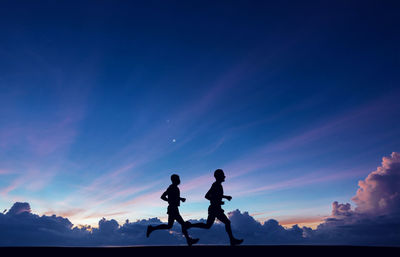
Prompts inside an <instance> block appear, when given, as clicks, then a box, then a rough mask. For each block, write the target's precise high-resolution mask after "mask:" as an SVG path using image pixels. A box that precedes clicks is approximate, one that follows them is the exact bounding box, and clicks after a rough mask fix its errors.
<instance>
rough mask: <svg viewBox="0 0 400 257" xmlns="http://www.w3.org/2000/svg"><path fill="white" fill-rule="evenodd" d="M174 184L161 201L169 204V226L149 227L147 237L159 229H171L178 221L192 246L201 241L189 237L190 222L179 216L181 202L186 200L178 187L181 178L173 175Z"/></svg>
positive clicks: (162, 196)
mask: <svg viewBox="0 0 400 257" xmlns="http://www.w3.org/2000/svg"><path fill="white" fill-rule="evenodd" d="M171 181H172V184H171V185H170V186H169V187H168V189H167V190H166V191H165V192H164V193H163V194H162V195H161V199H163V200H164V201H167V202H168V211H167V214H168V224H161V225H158V226H155V227H153V226H151V225H149V226H148V227H147V232H146V236H147V237H149V236H150V234H151V232H153V231H154V230H158V229H171V228H172V226H173V225H174V221H175V220H176V221H177V222H178V223H179V224H181V226H182V233H183V234H184V235H185V237H186V241H187V244H188V245H189V246H191V245H192V244H195V243H197V242H198V241H199V239H198V238H191V237H189V235H188V232H187V228H188V227H189V226H190V222H188V221H187V222H185V221H184V220H183V218H182V216H181V215H180V214H179V209H178V206H179V205H180V201H182V202H185V201H186V199H185V198H181V196H180V191H179V188H178V185H179V184H180V183H181V180H180V179H179V176H178V175H176V174H173V175H172V176H171Z"/></svg>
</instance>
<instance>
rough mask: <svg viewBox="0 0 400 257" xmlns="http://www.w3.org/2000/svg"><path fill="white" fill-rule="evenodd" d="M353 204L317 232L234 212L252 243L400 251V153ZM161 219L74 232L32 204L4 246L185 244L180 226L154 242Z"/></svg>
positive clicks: (22, 206) (18, 211) (9, 228)
mask: <svg viewBox="0 0 400 257" xmlns="http://www.w3.org/2000/svg"><path fill="white" fill-rule="evenodd" d="M352 200H353V202H354V203H355V204H356V207H355V208H354V209H352V207H351V205H350V204H349V203H346V204H342V203H338V202H334V203H333V204H332V215H331V216H330V217H329V218H328V219H326V220H325V221H324V222H323V223H322V224H320V225H319V226H318V227H317V229H311V228H308V227H302V228H301V227H299V226H297V225H295V226H293V227H292V228H288V229H286V228H284V227H282V226H281V225H279V223H278V221H276V220H273V219H270V220H268V221H266V222H265V223H264V224H261V223H260V222H258V221H256V220H255V219H254V218H253V217H252V216H250V215H249V214H248V213H247V212H241V211H239V210H235V211H233V212H230V213H229V216H230V219H231V221H232V227H233V229H234V233H235V235H237V237H238V238H244V239H245V243H246V244H328V245H332V244H340V245H387V246H400V154H399V153H392V155H391V156H389V157H384V158H383V159H382V165H381V166H380V167H378V168H377V170H376V171H373V172H371V173H370V174H369V175H368V176H367V178H366V179H365V180H363V181H360V182H359V189H358V190H357V193H356V195H355V196H354V197H353V198H352ZM159 223H161V221H160V220H159V219H157V218H153V219H147V220H138V221H135V222H129V221H126V222H125V224H122V225H120V224H118V222H117V221H115V220H113V219H112V220H106V219H104V218H103V219H102V220H100V221H99V227H98V228H94V229H90V228H89V227H81V228H77V227H74V226H73V224H72V223H71V222H70V221H69V220H68V219H66V218H63V217H58V216H55V215H53V216H45V215H43V216H38V215H36V214H33V213H31V208H30V206H29V204H28V203H20V202H18V203H15V204H14V205H13V206H12V207H11V209H10V210H9V211H8V212H7V213H5V214H0V246H52V245H63V246H109V245H115V246H124V245H176V244H185V240H184V237H183V236H182V234H181V233H180V227H178V226H174V227H173V229H172V232H171V233H170V232H169V231H156V232H154V233H153V234H152V235H151V238H150V239H148V238H146V237H145V231H146V227H147V225H148V224H152V225H154V224H159ZM190 234H191V235H192V236H193V237H199V238H200V240H201V241H200V242H201V243H202V244H228V238H227V235H226V233H225V229H224V227H223V226H222V225H221V224H215V225H214V227H213V228H211V229H210V230H200V229H196V228H193V229H191V230H190Z"/></svg>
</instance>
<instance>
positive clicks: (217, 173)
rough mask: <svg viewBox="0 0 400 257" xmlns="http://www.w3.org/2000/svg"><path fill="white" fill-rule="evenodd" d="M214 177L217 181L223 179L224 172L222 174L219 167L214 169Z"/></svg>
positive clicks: (222, 180)
mask: <svg viewBox="0 0 400 257" xmlns="http://www.w3.org/2000/svg"><path fill="white" fill-rule="evenodd" d="M214 177H215V180H217V181H218V182H224V181H225V174H224V171H223V170H221V169H217V170H216V171H214Z"/></svg>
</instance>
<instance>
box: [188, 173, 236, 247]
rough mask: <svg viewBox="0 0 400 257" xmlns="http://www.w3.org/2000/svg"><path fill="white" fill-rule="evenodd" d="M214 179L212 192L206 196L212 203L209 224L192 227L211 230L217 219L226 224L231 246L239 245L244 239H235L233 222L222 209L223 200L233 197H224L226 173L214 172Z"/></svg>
mask: <svg viewBox="0 0 400 257" xmlns="http://www.w3.org/2000/svg"><path fill="white" fill-rule="evenodd" d="M214 177H215V182H214V183H213V184H212V186H211V188H210V190H208V192H207V194H206V196H205V198H206V199H208V200H209V201H210V207H208V218H207V223H201V222H200V223H195V224H191V225H190V227H195V228H205V229H209V228H211V226H212V225H213V224H214V221H215V218H217V219H219V220H220V221H221V222H222V223H224V224H225V230H226V232H227V233H228V235H229V240H230V242H231V245H239V244H241V243H242V242H243V239H236V238H234V237H233V235H232V229H231V221H230V220H229V219H228V217H226V215H225V213H224V210H223V209H222V208H221V205H223V204H224V202H223V201H222V199H223V198H225V199H227V200H228V201H230V200H231V199H232V197H231V196H228V195H224V189H223V188H222V182H224V181H225V174H224V171H223V170H221V169H217V170H216V171H215V172H214Z"/></svg>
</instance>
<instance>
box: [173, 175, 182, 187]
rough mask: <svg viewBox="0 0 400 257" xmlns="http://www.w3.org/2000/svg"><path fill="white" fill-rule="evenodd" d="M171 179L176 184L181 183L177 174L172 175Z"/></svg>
mask: <svg viewBox="0 0 400 257" xmlns="http://www.w3.org/2000/svg"><path fill="white" fill-rule="evenodd" d="M171 181H172V184H174V185H179V184H180V183H181V180H180V179H179V176H178V175H176V174H172V175H171Z"/></svg>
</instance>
